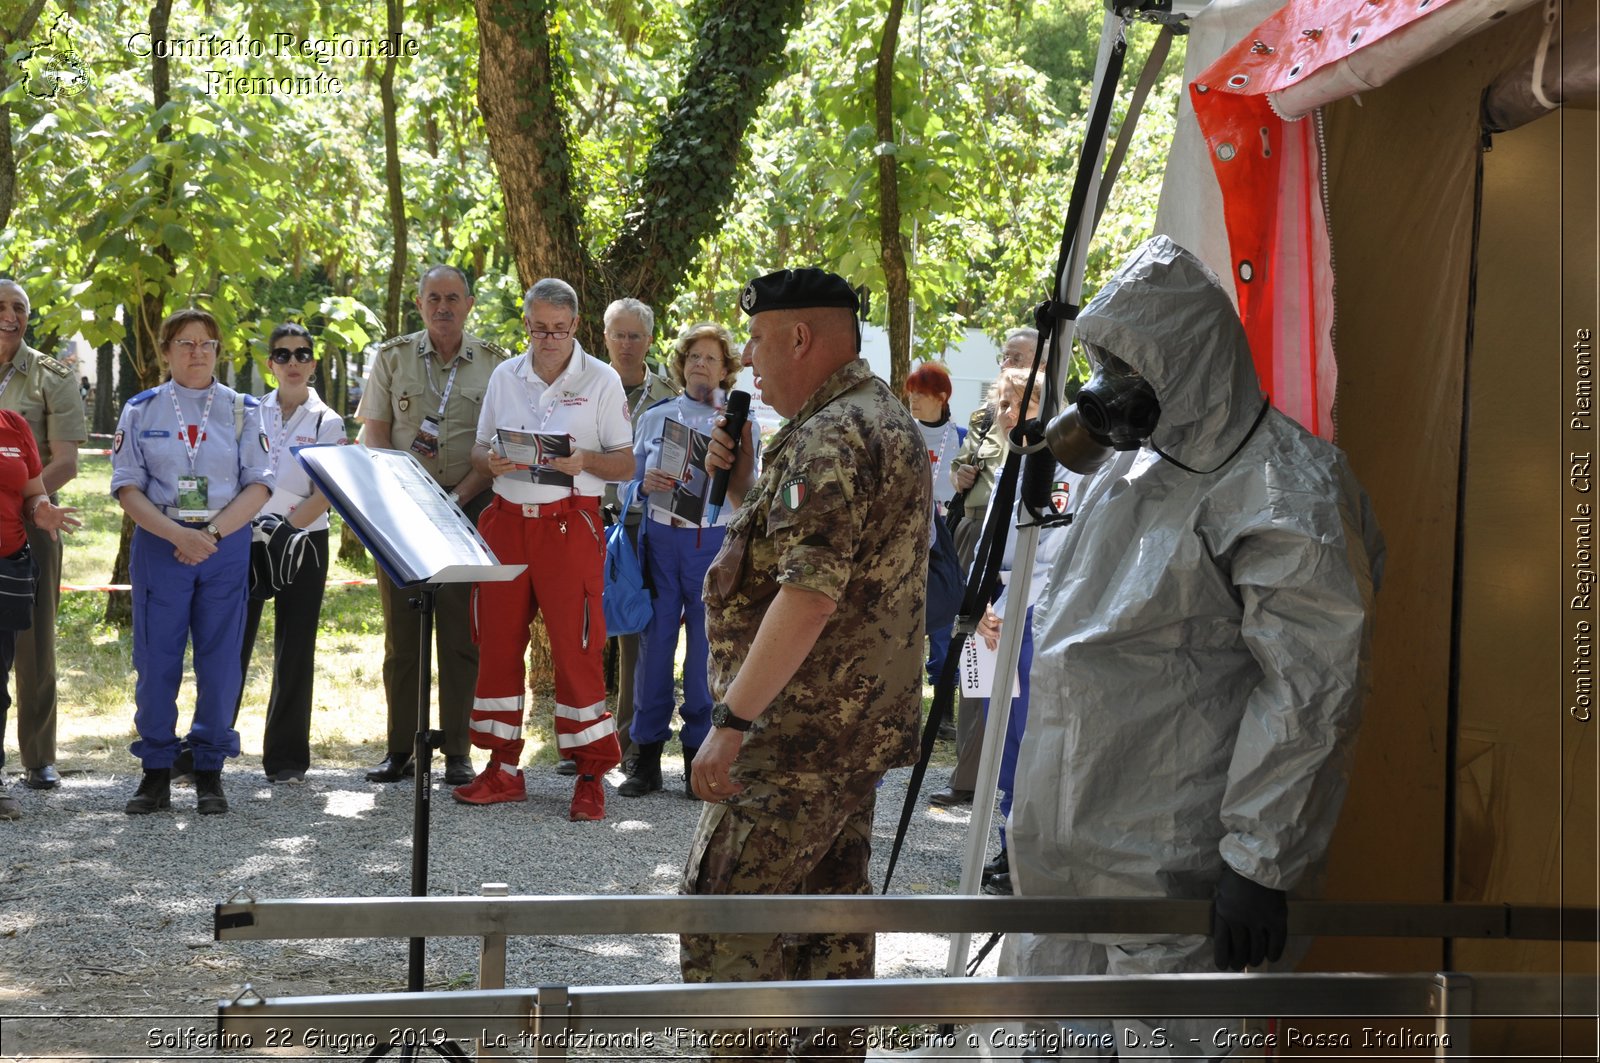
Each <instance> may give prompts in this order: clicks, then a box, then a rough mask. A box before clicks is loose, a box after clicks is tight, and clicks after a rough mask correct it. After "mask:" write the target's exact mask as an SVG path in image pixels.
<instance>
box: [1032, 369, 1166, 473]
mask: <svg viewBox="0 0 1600 1063" xmlns="http://www.w3.org/2000/svg"><path fill="white" fill-rule="evenodd" d="M1083 346H1084V350H1085V352H1086V353H1087V354H1088V356H1089V363H1090V365H1091V366H1092V367H1093V369H1094V374H1093V375H1092V376H1091V377H1089V382H1088V383H1087V384H1085V385H1083V387H1082V389H1080V390H1079V392H1078V399H1077V402H1076V403H1074V404H1073V405H1072V406H1069V407H1067V410H1066V412H1065V413H1063V414H1062V415H1061V416H1059V417H1057V418H1056V419H1055V420H1053V421H1051V422H1050V425H1049V426H1048V427H1047V428H1046V429H1045V442H1046V444H1047V445H1048V446H1049V448H1050V452H1051V453H1052V454H1054V455H1055V457H1056V460H1057V461H1059V462H1061V464H1063V465H1065V466H1066V467H1067V468H1069V469H1071V470H1072V471H1073V472H1078V473H1090V472H1094V471H1095V470H1096V469H1098V468H1099V467H1100V466H1101V465H1104V464H1105V462H1106V460H1107V459H1109V458H1110V457H1111V452H1112V451H1113V450H1137V449H1139V447H1140V446H1141V445H1142V444H1143V443H1144V441H1145V440H1147V439H1149V438H1150V433H1151V432H1154V431H1155V428H1156V424H1157V422H1158V421H1160V419H1161V402H1160V400H1159V399H1157V398H1156V391H1155V388H1153V387H1151V386H1150V382H1149V381H1148V380H1146V379H1145V378H1144V377H1143V376H1141V375H1140V373H1139V371H1138V370H1137V369H1134V368H1133V367H1132V366H1130V365H1129V364H1128V363H1127V362H1124V361H1123V360H1122V359H1120V358H1118V357H1117V356H1116V355H1114V354H1111V353H1110V352H1109V351H1105V350H1102V349H1100V348H1098V347H1094V346H1091V345H1089V344H1087V343H1086V344H1084V345H1083Z"/></svg>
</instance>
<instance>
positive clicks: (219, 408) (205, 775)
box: [111, 309, 272, 815]
mask: <svg viewBox="0 0 1600 1063" xmlns="http://www.w3.org/2000/svg"><path fill="white" fill-rule="evenodd" d="M219 341H220V334H219V332H218V330H217V321H216V319H215V318H214V317H212V316H211V315H210V314H208V313H207V312H206V311H204V310H193V309H190V310H179V311H178V312H177V313H175V314H172V315H171V316H169V317H168V318H167V319H166V320H165V321H163V322H162V323H161V331H160V343H159V346H160V351H161V357H162V359H163V360H164V361H165V362H166V364H167V368H168V369H169V370H170V372H171V374H172V377H171V379H170V380H168V381H167V382H166V383H164V384H162V385H161V386H160V387H155V388H151V389H150V390H149V391H142V392H140V393H139V394H137V395H135V396H134V397H133V398H131V399H129V400H128V404H127V405H126V406H124V407H123V409H122V417H121V418H120V419H119V420H118V421H117V434H116V437H115V438H114V440H113V441H112V444H111V494H112V495H113V496H114V497H115V498H116V499H117V501H118V502H119V503H121V505H122V511H123V512H124V513H126V514H127V515H128V517H129V518H130V519H131V520H132V521H133V523H134V524H135V525H137V527H136V528H135V530H134V533H133V544H132V547H131V550H130V553H129V564H128V571H129V575H130V576H131V577H132V583H133V667H134V670H135V672H137V673H138V679H137V681H136V683H135V684H134V693H133V697H134V704H135V710H134V715H133V723H134V727H135V729H136V730H137V731H138V732H139V740H138V741H137V742H135V743H133V745H132V747H131V752H132V753H133V755H134V756H136V757H138V758H139V760H140V762H141V763H142V764H143V766H144V778H143V779H142V780H141V781H140V783H139V789H138V792H137V793H135V794H134V795H133V797H132V798H131V799H129V801H128V804H127V806H126V808H125V809H124V811H126V812H127V813H128V814H129V815H144V814H147V813H150V812H155V811H157V810H158V809H163V808H167V807H169V806H170V805H171V786H172V765H173V763H174V762H175V761H176V760H177V758H178V754H179V752H180V750H186V751H187V752H188V753H189V754H190V755H191V756H192V757H193V762H194V789H195V797H196V805H197V810H198V811H199V812H200V814H201V815H216V814H218V813H222V812H226V811H228V799H227V797H225V796H224V795H223V793H222V766H223V763H224V761H226V760H227V758H229V757H236V756H238V755H239V732H237V731H235V730H234V729H233V707H234V703H235V702H237V701H238V700H239V683H240V681H241V678H242V677H241V676H240V673H239V642H240V640H241V639H242V638H243V637H244V613H245V599H246V597H247V593H248V592H247V587H248V583H249V578H250V518H252V517H254V516H255V514H256V511H257V510H259V509H260V508H261V504H262V503H263V502H265V501H266V500H267V498H268V496H270V495H271V494H272V469H271V468H270V467H269V466H268V464H267V438H266V434H265V433H264V432H263V431H262V430H261V416H260V409H259V407H260V404H259V403H258V402H257V401H256V400H255V399H254V398H251V397H250V396H248V395H240V394H239V393H238V392H236V391H234V390H233V389H232V388H228V387H225V386H223V385H222V384H221V383H219V382H218V381H217V378H216V368H217V351H218V349H219V347H220V342H219ZM191 640H192V641H193V643H194V680H195V705H194V720H193V723H192V724H191V725H190V727H189V733H188V734H187V735H186V736H185V737H184V738H183V739H182V740H180V739H179V738H178V735H177V723H178V686H179V684H180V683H181V682H182V680H183V656H184V650H185V649H186V648H187V647H188V645H189V643H190V641H191Z"/></svg>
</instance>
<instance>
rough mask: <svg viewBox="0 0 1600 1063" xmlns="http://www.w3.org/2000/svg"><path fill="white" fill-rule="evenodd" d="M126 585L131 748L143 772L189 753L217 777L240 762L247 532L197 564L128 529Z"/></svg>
mask: <svg viewBox="0 0 1600 1063" xmlns="http://www.w3.org/2000/svg"><path fill="white" fill-rule="evenodd" d="M128 571H129V575H130V576H131V578H132V581H133V667H134V670H135V671H136V672H137V673H138V679H137V680H136V682H135V683H134V688H133V700H134V705H135V709H134V713H133V725H134V728H135V729H136V730H137V731H138V732H139V740H138V741H137V742H134V743H133V745H132V746H130V747H129V751H130V752H132V753H133V755H134V756H136V757H138V758H139V760H140V761H141V762H142V763H143V765H144V767H145V769H146V770H159V769H161V768H170V767H172V762H173V761H174V760H175V759H177V756H178V750H179V749H180V748H182V746H185V745H186V746H188V748H189V750H190V752H191V753H193V754H194V766H195V770H197V771H220V770H222V764H223V761H224V760H226V759H227V758H229V757H237V756H238V755H239V732H238V731H235V730H234V729H233V709H234V705H236V704H237V703H238V700H239V687H240V684H241V683H242V682H243V673H242V672H241V670H240V668H239V649H240V646H241V645H242V643H243V639H244V613H245V599H246V597H247V593H248V588H249V582H250V526H249V525H248V524H247V525H245V526H244V527H243V528H241V529H239V530H238V531H236V532H234V533H233V534H232V535H230V536H228V537H227V538H225V539H223V540H222V542H221V543H219V544H218V546H217V552H216V553H214V554H212V555H211V556H210V557H208V558H206V560H205V561H203V562H201V563H200V564H198V565H185V564H183V563H182V562H181V561H179V560H178V559H177V558H176V557H174V556H173V555H172V544H171V543H169V542H167V541H166V540H164V539H158V538H156V537H155V536H154V535H151V534H150V533H149V532H147V531H145V530H144V529H143V528H135V529H134V532H133V547H132V551H131V553H130V555H129V561H128ZM191 641H193V643H194V685H195V703H194V721H193V722H192V723H191V724H190V726H189V733H188V735H187V736H186V737H185V739H184V740H183V742H181V743H180V742H179V741H178V736H177V726H178V687H179V685H180V684H181V683H182V682H183V654H184V650H185V649H187V648H188V646H189V643H190V642H191Z"/></svg>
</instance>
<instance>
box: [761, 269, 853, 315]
mask: <svg viewBox="0 0 1600 1063" xmlns="http://www.w3.org/2000/svg"><path fill="white" fill-rule="evenodd" d="M739 305H740V306H741V307H743V308H744V312H745V313H747V314H749V315H751V316H752V317H753V316H755V315H756V314H759V313H761V312H762V311H765V310H806V309H809V308H811V307H814V306H842V307H844V308H845V309H846V310H848V311H850V312H851V313H852V314H855V313H859V312H860V310H861V300H859V299H857V298H856V293H855V289H853V288H851V287H850V284H849V282H847V281H846V280H845V279H844V278H843V277H841V276H839V275H838V274H837V273H829V272H827V271H826V270H820V269H812V268H810V267H807V268H805V269H780V270H779V271H778V272H776V273H769V274H767V275H766V276H765V277H757V278H756V279H755V280H753V281H751V282H750V283H749V284H747V285H745V286H744V292H743V293H742V294H741V295H740V296H739Z"/></svg>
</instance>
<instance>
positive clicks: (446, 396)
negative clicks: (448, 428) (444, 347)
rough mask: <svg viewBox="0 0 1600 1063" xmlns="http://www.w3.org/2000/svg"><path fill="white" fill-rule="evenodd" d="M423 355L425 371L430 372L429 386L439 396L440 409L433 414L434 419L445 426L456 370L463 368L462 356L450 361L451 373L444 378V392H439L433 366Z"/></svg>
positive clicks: (454, 384)
mask: <svg viewBox="0 0 1600 1063" xmlns="http://www.w3.org/2000/svg"><path fill="white" fill-rule="evenodd" d="M422 357H423V362H422V368H423V371H424V372H426V373H427V374H428V387H430V388H432V389H433V393H434V394H435V395H438V396H439V410H438V412H437V413H435V414H434V415H433V420H434V422H435V423H436V424H438V425H440V426H443V424H444V408H445V407H446V406H448V405H449V404H450V392H451V390H452V389H453V388H454V387H455V386H456V370H457V369H460V368H461V356H460V355H457V356H456V358H455V360H454V361H452V362H451V363H450V375H449V376H447V377H445V378H444V393H443V394H440V392H439V385H437V384H435V383H434V382H433V366H432V365H431V364H430V363H429V361H428V356H427V355H426V354H424V355H423V356H422Z"/></svg>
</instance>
